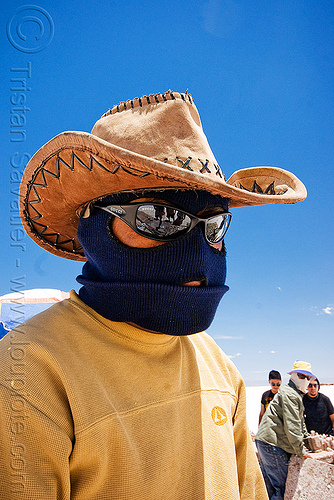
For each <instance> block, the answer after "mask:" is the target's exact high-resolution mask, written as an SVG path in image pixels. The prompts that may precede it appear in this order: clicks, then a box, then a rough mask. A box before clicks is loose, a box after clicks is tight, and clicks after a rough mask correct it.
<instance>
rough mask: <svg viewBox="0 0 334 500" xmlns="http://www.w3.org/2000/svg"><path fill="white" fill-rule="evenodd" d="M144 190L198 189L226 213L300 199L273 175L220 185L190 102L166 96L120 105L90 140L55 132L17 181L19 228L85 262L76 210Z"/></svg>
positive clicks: (241, 174) (244, 173)
mask: <svg viewBox="0 0 334 500" xmlns="http://www.w3.org/2000/svg"><path fill="white" fill-rule="evenodd" d="M147 188H150V189H151V188H154V189H168V188H169V189H182V188H183V189H197V190H206V191H209V192H211V193H212V194H218V195H220V196H222V197H225V198H229V200H230V203H229V205H230V207H240V206H251V205H263V204H267V203H295V202H297V201H301V200H303V199H305V198H306V189H305V186H304V185H303V183H302V182H301V181H300V180H299V179H298V178H297V177H296V176H295V175H293V174H292V173H290V172H287V171H286V170H283V169H281V168H275V167H253V168H246V169H243V170H238V171H236V172H234V174H233V175H232V176H231V177H230V178H229V179H228V180H225V176H224V174H223V172H222V170H221V168H220V167H219V165H218V162H217V160H216V159H215V157H214V155H213V153H212V151H211V149H210V146H209V144H208V141H207V139H206V136H205V135H204V132H203V129H202V126H201V121H200V118H199V115H198V111H197V109H196V107H195V104H194V102H193V99H192V97H191V95H190V94H188V93H178V92H171V91H168V92H166V93H164V94H160V93H159V94H150V95H149V96H143V97H141V98H138V97H136V98H135V99H133V100H128V101H126V102H121V103H120V104H119V105H117V106H114V107H113V108H112V109H109V111H107V112H106V113H105V114H104V115H103V116H102V117H101V118H100V120H98V121H97V123H96V124H95V125H94V127H93V130H92V133H91V134H89V133H86V132H63V133H62V134H59V135H57V136H56V137H54V138H53V139H51V140H50V141H49V142H48V143H46V144H45V145H44V146H43V147H42V148H41V149H39V150H38V151H37V153H36V154H35V155H34V156H33V157H32V158H31V160H30V161H29V163H28V165H27V167H26V169H25V171H24V174H23V177H22V182H21V188H20V211H21V218H22V222H23V226H24V228H25V229H26V231H27V233H28V235H29V236H30V237H31V238H32V239H33V240H34V241H35V242H36V243H37V244H38V245H40V246H41V247H43V248H45V249H46V250H48V251H49V252H51V253H53V254H55V255H58V256H61V257H65V258H67V259H73V260H86V259H85V256H84V252H83V249H82V247H81V246H80V244H79V242H78V240H77V236H76V233H77V227H78V222H79V217H80V214H81V213H82V209H83V207H85V206H86V205H87V204H88V203H89V202H92V201H95V200H97V199H101V198H102V197H104V196H106V195H108V194H111V193H115V192H119V191H129V190H131V191H133V190H145V189H147Z"/></svg>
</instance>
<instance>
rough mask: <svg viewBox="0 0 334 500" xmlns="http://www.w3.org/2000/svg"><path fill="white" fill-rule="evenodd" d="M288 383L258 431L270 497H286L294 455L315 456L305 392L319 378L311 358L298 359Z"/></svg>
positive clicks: (257, 442) (279, 499)
mask: <svg viewBox="0 0 334 500" xmlns="http://www.w3.org/2000/svg"><path fill="white" fill-rule="evenodd" d="M289 374H290V375H291V377H290V380H289V383H288V385H282V386H281V387H280V389H279V391H278V393H277V394H276V395H275V397H274V399H273V400H272V401H271V403H270V405H269V406H268V408H267V410H266V412H265V414H264V416H263V418H262V420H261V424H260V427H259V430H258V433H257V435H256V446H257V450H258V455H259V461H260V466H261V470H262V474H263V477H264V480H265V483H266V487H267V491H268V495H269V498H270V500H283V499H284V491H285V483H286V478H287V475H288V466H289V459H290V456H291V455H297V456H298V457H302V458H312V457H311V456H310V455H309V454H308V453H307V451H306V448H305V447H304V439H305V438H306V437H307V430H306V427H305V424H304V416H303V413H304V406H303V394H305V393H306V392H307V387H308V384H309V381H310V380H314V379H315V375H313V373H312V372H311V365H310V363H308V362H307V361H296V362H295V363H294V366H293V370H291V372H289Z"/></svg>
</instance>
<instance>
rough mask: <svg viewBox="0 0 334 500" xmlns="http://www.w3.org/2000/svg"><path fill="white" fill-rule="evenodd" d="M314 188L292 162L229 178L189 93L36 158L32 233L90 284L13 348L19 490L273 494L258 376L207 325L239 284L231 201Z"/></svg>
mask: <svg viewBox="0 0 334 500" xmlns="http://www.w3.org/2000/svg"><path fill="white" fill-rule="evenodd" d="M305 197H306V190H305V187H304V186H303V184H302V183H301V182H300V181H299V180H298V179H297V178H296V177H295V176H294V175H293V174H291V173H289V172H286V171H285V170H282V169H278V168H271V167H258V168H249V169H245V170H241V171H238V172H235V174H233V175H232V177H231V178H230V179H229V180H228V181H225V178H224V175H223V173H222V171H221V169H220V167H219V166H218V163H217V161H216V159H215V158H214V156H213V153H212V151H211V149H210V147H209V145H208V142H207V139H206V137H205V135H204V132H203V130H202V127H201V122H200V119H199V116H198V112H197V110H196V107H195V105H194V103H193V100H192V98H191V96H190V95H189V94H187V93H185V94H183V93H176V92H170V91H168V92H166V93H165V94H155V95H152V94H151V95H149V96H144V97H141V98H136V99H133V100H130V101H126V102H122V103H121V104H119V105H118V106H115V107H114V108H112V109H111V110H109V111H108V112H107V113H106V114H105V115H103V117H102V118H101V119H100V120H99V121H98V122H97V123H96V125H95V126H94V128H93V130H92V134H87V133H84V132H65V133H63V134H60V135H59V136H57V137H55V138H54V139H52V140H51V141H50V142H49V143H47V144H46V145H44V146H43V147H42V148H41V149H40V150H39V151H38V152H37V153H36V154H35V156H34V157H33V158H32V159H31V160H30V162H29V164H28V166H27V168H26V170H25V172H24V175H23V179H22V184H21V192H20V202H21V213H22V221H23V224H24V227H25V229H26V231H27V232H28V234H29V235H30V236H31V237H32V238H33V240H34V241H36V243H37V244H39V245H40V246H42V247H43V248H45V249H46V250H48V251H49V252H51V253H53V254H55V255H58V256H61V257H64V258H68V259H74V260H81V261H86V263H85V265H84V266H83V270H82V274H81V275H80V276H79V277H78V281H79V283H81V284H82V288H81V289H80V291H79V294H78V295H77V294H76V293H75V292H73V291H72V292H71V297H70V299H69V300H65V301H63V302H61V303H59V304H57V305H55V306H53V307H51V308H50V309H48V310H47V311H45V312H44V313H42V314H40V315H38V316H36V317H34V318H32V319H30V320H29V321H27V322H26V323H25V324H23V325H21V326H20V327H19V328H17V329H16V330H13V331H12V332H11V333H10V334H9V335H8V336H7V337H6V338H5V339H4V340H3V341H2V352H1V363H2V365H1V366H2V375H3V377H2V385H1V386H0V387H1V393H2V402H3V406H4V410H3V413H2V415H3V420H2V425H1V431H0V432H1V434H2V441H3V445H2V446H3V452H2V454H1V455H2V459H3V462H4V464H3V468H2V470H3V471H4V472H3V474H4V479H3V481H2V485H3V487H4V488H5V490H4V491H6V492H8V495H7V496H10V493H9V492H10V490H11V488H12V487H15V488H16V489H17V490H20V488H21V489H22V496H21V498H24V499H35V498H37V497H38V498H43V499H56V498H62V499H70V498H78V499H83V498H87V499H88V498H89V499H104V498H115V499H132V498H138V499H139V498H143V499H145V500H149V499H157V498H159V499H163V498H164V499H170V500H176V499H179V498H180V499H181V498H182V499H183V500H184V499H189V500H195V499H199V500H203V499H204V498H217V499H226V500H227V499H228V500H240V499H243V500H246V499H248V500H250V499H253V500H255V499H256V500H262V499H263V500H264V499H266V498H267V495H266V491H265V486H264V483H263V479H262V476H261V473H260V470H259V467H258V464H257V461H256V458H255V454H254V450H253V445H252V442H251V440H250V436H249V432H248V429H247V424H246V407H245V388H244V383H243V381H242V378H241V376H240V374H239V373H238V371H237V370H236V368H235V367H234V365H233V364H232V363H231V361H230V360H229V358H228V357H227V356H226V355H225V354H224V353H223V352H222V351H221V350H220V349H219V347H218V346H217V345H216V344H215V343H214V342H213V340H212V339H211V338H210V337H209V336H208V335H207V334H206V333H204V332H203V330H204V329H206V328H207V327H208V326H209V325H210V324H211V322H212V320H213V317H214V314H215V311H216V308H217V306H218V304H219V301H220V299H221V297H222V296H223V294H224V293H225V292H226V291H227V289H228V287H227V286H226V285H225V276H226V263H225V249H224V243H223V238H224V236H225V233H226V231H227V229H228V226H229V223H230V219H231V214H230V213H229V212H228V206H231V207H236V206H249V205H260V204H264V203H293V202H296V201H300V200H302V199H304V198H305ZM20 349H21V350H20ZM20 356H21V358H20ZM20 359H21V360H23V359H24V361H22V362H21V361H20ZM19 365H20V366H19ZM15 412H16V413H15ZM14 418H16V419H17V420H16V421H15V422H18V423H20V426H19V428H18V427H17V425H16V427H15V426H14V420H13V419H14ZM18 431H20V432H18ZM11 463H12V464H14V466H13V467H11V465H10V464H11ZM15 467H16V468H15ZM13 484H14V486H13ZM17 498H19V497H17Z"/></svg>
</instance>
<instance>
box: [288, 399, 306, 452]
mask: <svg viewBox="0 0 334 500" xmlns="http://www.w3.org/2000/svg"><path fill="white" fill-rule="evenodd" d="M282 402H283V424H284V430H285V434H286V437H287V439H288V441H289V443H290V445H291V448H292V449H293V454H294V455H297V456H298V457H303V456H304V455H305V454H306V450H305V448H304V434H303V422H302V421H301V418H300V404H299V401H298V398H297V397H295V396H291V395H290V394H288V393H282Z"/></svg>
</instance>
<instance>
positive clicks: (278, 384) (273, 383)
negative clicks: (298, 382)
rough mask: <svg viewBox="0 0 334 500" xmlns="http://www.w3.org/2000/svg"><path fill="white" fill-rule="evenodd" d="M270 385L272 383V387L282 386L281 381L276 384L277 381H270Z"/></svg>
mask: <svg viewBox="0 0 334 500" xmlns="http://www.w3.org/2000/svg"><path fill="white" fill-rule="evenodd" d="M270 385H271V386H272V387H280V385H281V382H277V383H276V384H275V382H270Z"/></svg>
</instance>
